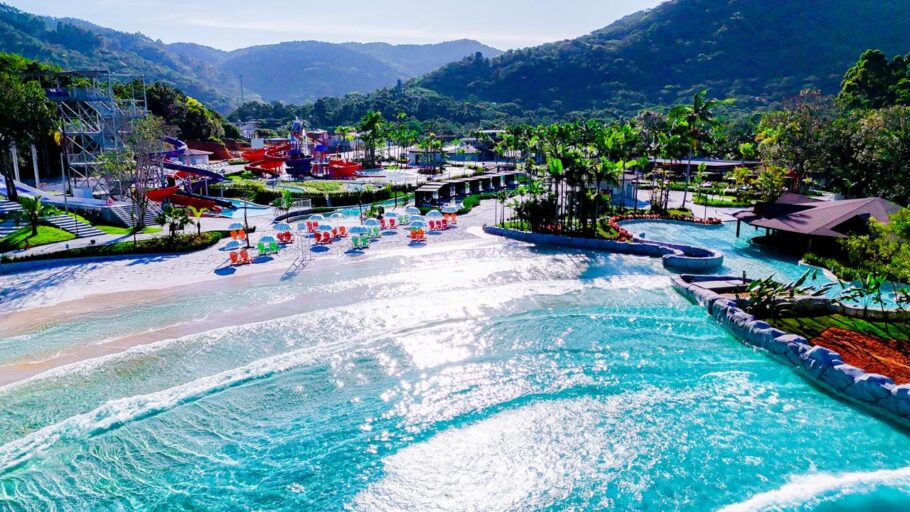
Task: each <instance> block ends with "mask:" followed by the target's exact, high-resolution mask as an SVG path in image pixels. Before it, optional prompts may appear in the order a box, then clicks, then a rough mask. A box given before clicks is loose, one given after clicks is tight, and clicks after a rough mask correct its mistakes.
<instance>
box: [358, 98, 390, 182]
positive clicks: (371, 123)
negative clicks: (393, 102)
mask: <svg viewBox="0 0 910 512" xmlns="http://www.w3.org/2000/svg"><path fill="white" fill-rule="evenodd" d="M384 126H385V119H384V118H383V117H382V113H381V112H378V111H375V110H370V111H369V112H367V113H366V114H365V115H364V116H363V117H362V118H361V119H360V124H359V125H358V126H357V130H358V131H360V136H361V139H363V142H364V144H365V145H366V148H365V149H366V151H367V152H368V153H369V159H368V160H367V162H368V165H369V166H370V167H371V168H372V167H375V166H376V146H377V145H378V144H379V141H380V139H382V137H383V128H384Z"/></svg>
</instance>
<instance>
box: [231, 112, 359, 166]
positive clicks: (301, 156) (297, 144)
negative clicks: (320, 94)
mask: <svg viewBox="0 0 910 512" xmlns="http://www.w3.org/2000/svg"><path fill="white" fill-rule="evenodd" d="M311 144H312V152H311ZM243 158H244V159H245V160H247V161H249V162H250V163H249V164H248V165H247V166H246V167H245V169H246V170H247V171H249V172H251V173H253V174H257V175H260V176H266V177H272V178H277V177H279V176H281V175H282V174H283V173H286V174H287V175H289V176H292V177H295V178H303V177H306V176H313V177H319V178H326V179H341V180H344V179H353V178H355V177H357V174H358V173H359V172H360V171H362V170H363V166H362V165H360V164H358V163H355V162H348V161H346V160H343V159H341V158H333V157H331V156H329V154H328V145H327V141H325V140H321V139H320V138H319V137H316V136H313V135H309V134H307V133H306V130H305V129H304V127H303V123H302V122H301V121H300V120H296V121H294V124H293V125H292V126H291V132H290V134H289V135H288V140H287V141H285V142H281V143H279V144H273V145H271V146H267V147H265V148H261V149H254V150H250V151H247V152H245V153H243Z"/></svg>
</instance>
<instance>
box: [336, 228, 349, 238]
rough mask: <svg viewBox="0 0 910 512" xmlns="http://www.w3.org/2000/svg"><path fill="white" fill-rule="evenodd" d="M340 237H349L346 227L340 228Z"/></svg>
mask: <svg viewBox="0 0 910 512" xmlns="http://www.w3.org/2000/svg"><path fill="white" fill-rule="evenodd" d="M338 236H340V237H341V238H345V237H347V236H348V228H346V227H344V226H339V227H338Z"/></svg>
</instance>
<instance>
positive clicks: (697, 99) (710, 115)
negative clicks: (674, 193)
mask: <svg viewBox="0 0 910 512" xmlns="http://www.w3.org/2000/svg"><path fill="white" fill-rule="evenodd" d="M717 104H718V101H717V100H716V99H713V98H711V99H708V91H704V90H703V91H699V92H697V93H695V95H694V96H692V104H691V105H677V106H676V107H673V109H672V110H670V115H669V118H670V121H671V123H672V126H673V129H674V130H676V131H677V133H678V134H679V135H680V136H681V137H682V138H683V140H684V141H685V143H686V145H687V146H688V148H689V153H688V163H687V164H686V188H685V190H684V191H683V200H682V207H683V208H685V207H686V199H687V198H688V196H689V183H690V181H691V175H692V157H693V156H695V155H697V154H698V151H699V148H700V147H701V146H702V144H704V143H706V142H708V141H709V140H710V136H711V133H712V131H713V128H714V126H715V125H716V124H717V122H716V120H715V119H714V112H713V109H714V107H715V106H717Z"/></svg>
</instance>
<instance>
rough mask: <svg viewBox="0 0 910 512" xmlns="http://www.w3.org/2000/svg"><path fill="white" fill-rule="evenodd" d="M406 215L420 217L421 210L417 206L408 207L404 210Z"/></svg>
mask: <svg viewBox="0 0 910 512" xmlns="http://www.w3.org/2000/svg"><path fill="white" fill-rule="evenodd" d="M404 213H407V214H408V215H420V208H417V207H416V206H408V207H407V208H405V209H404Z"/></svg>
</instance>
